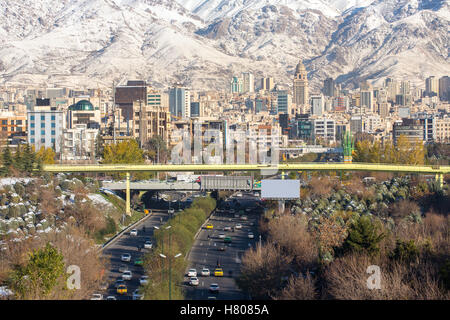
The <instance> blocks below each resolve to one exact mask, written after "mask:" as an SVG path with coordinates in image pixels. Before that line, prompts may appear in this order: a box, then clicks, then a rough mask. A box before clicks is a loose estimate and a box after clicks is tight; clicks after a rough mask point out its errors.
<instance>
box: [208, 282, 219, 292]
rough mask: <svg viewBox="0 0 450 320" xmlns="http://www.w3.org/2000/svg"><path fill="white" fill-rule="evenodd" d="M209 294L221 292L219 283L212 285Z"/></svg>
mask: <svg viewBox="0 0 450 320" xmlns="http://www.w3.org/2000/svg"><path fill="white" fill-rule="evenodd" d="M209 292H214V293H215V292H219V285H218V284H217V283H211V285H210V286H209Z"/></svg>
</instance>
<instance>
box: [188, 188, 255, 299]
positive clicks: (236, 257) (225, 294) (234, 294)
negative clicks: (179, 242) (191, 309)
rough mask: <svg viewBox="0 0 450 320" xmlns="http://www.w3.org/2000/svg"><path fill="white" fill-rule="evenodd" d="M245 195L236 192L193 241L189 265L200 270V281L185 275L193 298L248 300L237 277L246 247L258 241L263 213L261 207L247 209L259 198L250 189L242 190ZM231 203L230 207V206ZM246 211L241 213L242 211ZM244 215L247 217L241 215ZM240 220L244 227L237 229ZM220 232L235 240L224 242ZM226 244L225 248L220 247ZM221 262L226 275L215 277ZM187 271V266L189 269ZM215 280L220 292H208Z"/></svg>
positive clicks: (189, 296) (212, 216)
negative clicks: (206, 272)
mask: <svg viewBox="0 0 450 320" xmlns="http://www.w3.org/2000/svg"><path fill="white" fill-rule="evenodd" d="M241 194H242V197H236V194H235V195H234V196H233V197H231V198H229V199H227V201H226V202H225V206H222V208H224V209H222V210H218V212H217V211H216V212H214V213H213V214H212V215H211V217H210V219H209V221H208V223H211V224H212V225H213V229H206V228H203V229H202V230H201V231H200V232H199V234H198V236H197V238H196V241H195V242H194V245H193V247H192V249H191V251H190V253H189V255H188V260H189V264H188V269H190V268H195V269H196V270H197V274H198V279H199V285H198V286H190V285H189V277H187V276H186V277H185V282H184V284H183V285H184V287H185V290H186V298H187V299H190V300H204V299H211V297H215V299H218V300H245V299H247V298H248V297H246V296H245V295H244V294H243V293H242V292H241V291H240V290H239V288H238V287H237V285H236V283H235V278H236V277H237V276H238V275H239V274H240V264H241V258H242V255H243V254H244V252H245V250H247V249H248V248H249V247H250V246H255V245H256V244H257V242H258V241H259V234H258V232H257V231H258V228H257V223H258V220H259V217H260V214H259V213H257V211H258V210H255V209H253V210H251V211H250V212H246V211H245V209H246V208H256V207H257V204H258V200H259V198H257V197H255V196H253V194H251V193H244V192H242V193H241ZM227 207H228V208H227ZM242 211H244V213H243V214H239V212H241V213H242ZM235 215H240V216H239V217H237V216H235ZM242 215H244V216H246V217H247V220H243V219H242ZM238 224H240V225H241V226H242V228H241V229H236V225H238ZM225 227H231V228H234V231H225V230H224V228H225ZM249 232H252V233H253V235H254V237H253V238H252V239H250V238H249V236H248V234H249ZM219 235H222V237H223V236H225V237H228V236H229V237H231V239H232V242H231V243H229V244H225V243H224V239H223V238H221V237H219ZM222 247H225V249H226V250H225V251H221V250H219V248H222ZM217 265H220V267H221V268H222V269H223V272H224V274H223V277H215V276H214V269H215V268H216V267H217ZM204 267H206V268H208V269H209V270H210V272H211V275H210V276H209V277H202V276H201V274H200V273H201V270H202V269H203V268H204ZM186 271H187V270H186ZM212 283H217V284H218V285H219V293H218V294H213V293H210V292H209V287H210V285H211V284H212Z"/></svg>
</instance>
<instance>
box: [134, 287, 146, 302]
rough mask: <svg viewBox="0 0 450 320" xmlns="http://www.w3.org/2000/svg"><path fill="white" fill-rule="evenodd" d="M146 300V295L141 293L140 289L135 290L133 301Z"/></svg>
mask: <svg viewBox="0 0 450 320" xmlns="http://www.w3.org/2000/svg"><path fill="white" fill-rule="evenodd" d="M142 299H144V295H143V294H142V293H139V289H136V290H134V292H133V300H142Z"/></svg>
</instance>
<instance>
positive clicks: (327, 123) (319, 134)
mask: <svg viewBox="0 0 450 320" xmlns="http://www.w3.org/2000/svg"><path fill="white" fill-rule="evenodd" d="M314 138H322V139H324V140H328V141H332V142H334V141H336V121H335V120H334V119H327V118H321V119H316V120H314Z"/></svg>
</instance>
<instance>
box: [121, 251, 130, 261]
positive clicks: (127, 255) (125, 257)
mask: <svg viewBox="0 0 450 320" xmlns="http://www.w3.org/2000/svg"><path fill="white" fill-rule="evenodd" d="M120 259H121V260H122V261H126V262H130V261H131V254H129V253H124V254H123V255H122V257H121V258H120Z"/></svg>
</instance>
